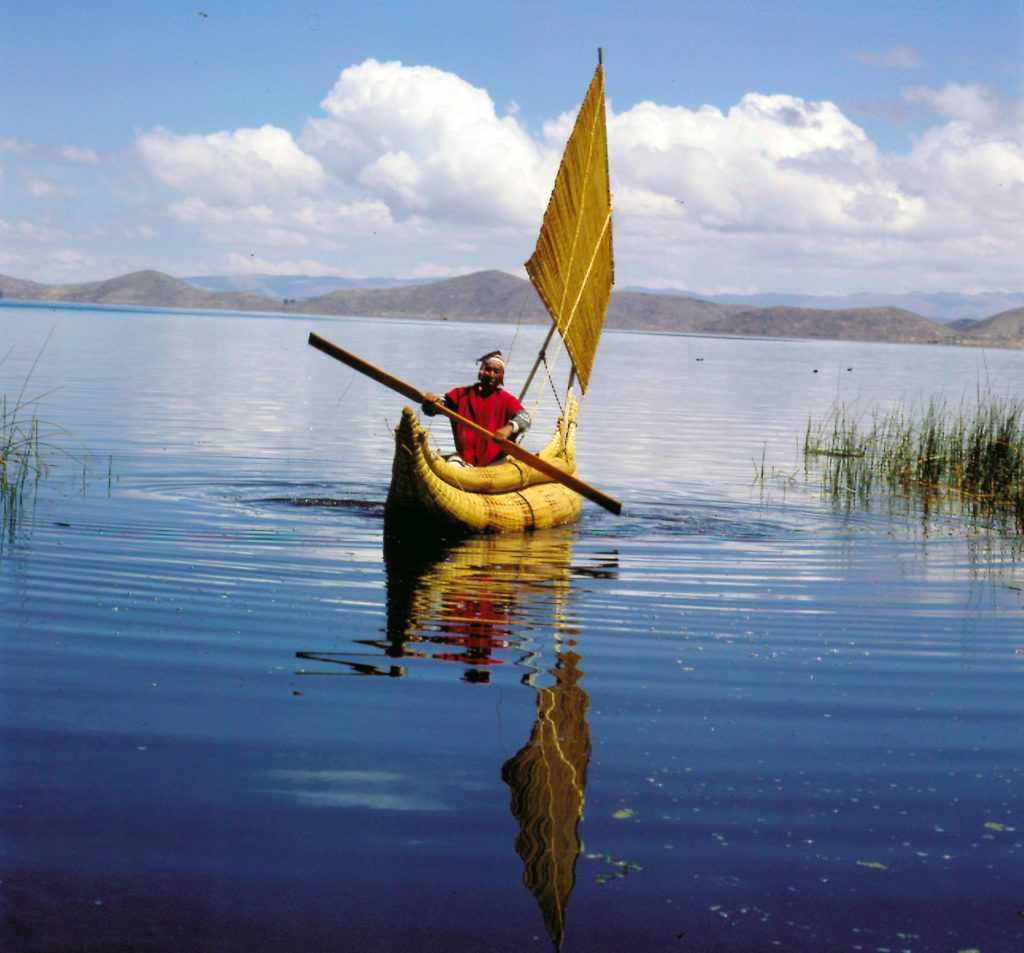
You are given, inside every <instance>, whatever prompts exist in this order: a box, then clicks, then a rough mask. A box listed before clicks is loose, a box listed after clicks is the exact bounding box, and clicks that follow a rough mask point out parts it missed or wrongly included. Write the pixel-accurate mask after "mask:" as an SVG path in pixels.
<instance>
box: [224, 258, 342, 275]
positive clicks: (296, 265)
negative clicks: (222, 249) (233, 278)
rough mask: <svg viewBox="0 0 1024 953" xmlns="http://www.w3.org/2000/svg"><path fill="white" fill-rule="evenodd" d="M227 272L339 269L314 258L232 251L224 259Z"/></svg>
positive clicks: (331, 272) (308, 272)
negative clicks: (247, 253)
mask: <svg viewBox="0 0 1024 953" xmlns="http://www.w3.org/2000/svg"><path fill="white" fill-rule="evenodd" d="M222 266H223V268H224V272H225V274H231V275H246V274H252V275H311V276H313V277H320V276H324V275H336V274H337V273H338V272H337V269H336V268H331V267H329V266H328V265H325V264H324V263H323V262H320V261H317V260H315V259H313V258H298V259H294V258H293V259H269V258H261V257H259V256H257V255H255V254H250V255H242V254H239V253H238V252H230V253H229V254H227V255H225V256H224V258H223V259H222Z"/></svg>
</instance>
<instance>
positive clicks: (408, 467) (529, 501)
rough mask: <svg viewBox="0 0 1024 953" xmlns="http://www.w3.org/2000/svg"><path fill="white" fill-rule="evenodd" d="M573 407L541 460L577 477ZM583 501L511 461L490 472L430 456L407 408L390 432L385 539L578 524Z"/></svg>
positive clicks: (424, 435) (571, 404)
mask: <svg viewBox="0 0 1024 953" xmlns="http://www.w3.org/2000/svg"><path fill="white" fill-rule="evenodd" d="M576 410H577V408H576V401H575V400H571V399H570V402H569V404H568V406H567V408H566V413H565V415H563V417H562V418H560V419H559V422H558V426H557V427H556V428H555V434H554V436H553V437H552V439H551V442H550V443H549V444H548V446H547V447H546V448H545V449H544V450H542V451H541V452H540V454H539V456H540V457H542V458H543V459H544V460H545V461H546V462H548V463H550V464H552V465H554V466H556V467H558V468H559V469H561V470H564V471H565V472H566V473H570V474H573V475H575V472H576V459H575V436H576ZM582 508H583V498H582V497H581V496H580V495H579V494H578V493H576V492H574V491H573V490H570V489H569V488H568V487H565V486H563V485H562V484H561V483H555V482H552V481H551V479H550V477H548V476H546V475H544V474H541V473H539V472H538V471H536V470H533V469H532V468H530V467H528V466H526V465H525V464H523V463H520V462H518V461H515V460H512V461H509V462H506V463H502V464H499V465H498V466H492V467H458V466H453V465H452V464H450V463H447V462H446V461H445V460H444V458H443V457H441V456H440V455H438V454H436V453H434V451H433V450H431V448H430V446H429V444H428V440H427V432H426V431H425V430H424V429H423V427H422V425H421V424H420V422H419V420H418V418H417V416H416V412H415V411H414V410H413V409H412V408H411V407H406V408H405V409H404V410H403V411H402V419H401V422H400V423H399V424H398V427H397V428H396V429H395V459H394V463H393V465H392V470H391V489H390V490H389V492H388V499H387V503H386V505H385V510H384V523H385V531H386V532H387V533H388V534H390V535H408V534H415V533H420V532H424V533H440V534H442V535H446V536H457V535H468V534H472V533H503V532H523V531H526V530H534V529H546V528H548V527H551V526H561V525H563V524H565V523H572V522H575V521H576V520H577V519H579V516H580V511H581V510H582Z"/></svg>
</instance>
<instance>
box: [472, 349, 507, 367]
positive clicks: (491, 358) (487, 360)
mask: <svg viewBox="0 0 1024 953" xmlns="http://www.w3.org/2000/svg"><path fill="white" fill-rule="evenodd" d="M477 361H478V362H479V363H481V364H499V365H500V366H501V367H502V368H504V367H505V358H503V357H502V356H501V351H491V352H490V353H489V354H485V355H484V356H483V357H478V358H477Z"/></svg>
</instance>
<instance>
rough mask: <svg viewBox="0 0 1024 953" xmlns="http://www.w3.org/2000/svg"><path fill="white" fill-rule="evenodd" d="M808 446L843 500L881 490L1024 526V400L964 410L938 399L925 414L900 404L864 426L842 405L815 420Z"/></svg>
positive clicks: (985, 397)
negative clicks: (946, 502)
mask: <svg viewBox="0 0 1024 953" xmlns="http://www.w3.org/2000/svg"><path fill="white" fill-rule="evenodd" d="M803 450H804V460H805V465H806V466H807V467H808V468H810V467H811V465H812V463H813V464H816V465H817V468H818V469H819V470H820V472H821V475H822V478H823V482H824V486H825V489H826V490H827V491H828V492H829V493H831V494H832V495H833V496H834V497H836V498H837V499H841V500H844V501H847V502H852V501H854V500H862V501H866V500H867V498H868V497H870V496H871V494H872V493H873V492H875V491H876V490H877V489H879V488H881V489H883V490H888V491H890V492H900V493H913V494H916V495H917V496H919V497H920V498H921V499H922V500H923V502H924V503H925V504H926V505H927V504H931V503H934V502H936V501H937V500H939V499H940V498H941V499H942V500H954V501H957V502H959V503H960V504H961V505H962V506H963V507H964V508H965V509H966V510H967V511H968V512H970V513H971V514H972V515H974V516H977V517H981V518H984V519H986V520H989V521H995V522H998V523H999V524H1000V525H1006V524H1007V522H1009V523H1010V524H1011V525H1013V526H1015V528H1016V530H1017V531H1018V532H1020V531H1024V400H1017V399H1010V398H1000V397H995V396H993V395H991V394H979V395H978V401H977V403H976V404H975V405H973V406H971V407H969V408H968V407H963V406H961V407H960V408H958V409H956V410H950V409H949V408H948V407H947V406H946V405H945V404H944V403H942V402H940V401H936V400H932V401H931V402H929V404H928V406H927V408H926V409H925V410H924V412H923V413H919V414H914V413H912V412H909V411H907V410H906V409H904V408H898V409H896V410H894V411H891V412H889V413H887V414H884V415H880V414H878V413H875V414H874V415H872V417H871V420H870V422H868V423H866V424H864V425H861V424H859V423H858V422H857V421H856V420H855V419H854V418H853V417H852V416H851V414H850V413H849V412H848V411H847V410H846V408H845V407H842V406H839V405H837V406H836V407H834V408H833V409H832V411H831V412H830V414H829V416H828V417H826V418H825V419H824V420H823V421H821V422H820V423H818V424H814V423H813V422H810V421H809V422H808V425H807V433H806V435H805V437H804V447H803Z"/></svg>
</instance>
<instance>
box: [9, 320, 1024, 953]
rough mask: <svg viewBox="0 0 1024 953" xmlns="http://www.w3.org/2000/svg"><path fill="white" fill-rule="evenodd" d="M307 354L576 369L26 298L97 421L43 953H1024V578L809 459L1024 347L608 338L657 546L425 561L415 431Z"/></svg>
mask: <svg viewBox="0 0 1024 953" xmlns="http://www.w3.org/2000/svg"><path fill="white" fill-rule="evenodd" d="M311 330H313V331H316V332H317V333H319V334H322V335H323V336H324V337H327V338H328V339H330V340H333V341H335V342H336V343H338V344H340V345H341V346H343V347H346V348H348V349H350V350H352V351H354V352H356V353H357V354H360V355H361V356H363V357H365V358H366V359H367V360H369V361H371V362H373V363H375V364H378V365H379V366H383V367H385V368H387V369H388V370H390V371H392V372H393V373H395V374H397V375H398V376H400V377H403V378H404V379H406V380H408V381H410V382H411V383H413V384H415V385H416V386H418V387H421V388H423V389H434V390H440V389H441V388H443V387H445V386H448V385H453V384H455V383H464V382H468V381H470V380H472V379H473V377H474V374H475V368H474V364H473V359H474V358H475V356H476V355H477V354H480V353H482V352H484V351H485V350H489V349H491V348H492V347H501V348H503V349H504V350H505V351H506V353H508V351H509V350H510V349H511V350H512V365H511V367H510V370H509V380H510V383H512V384H513V385H518V383H519V382H520V381H521V379H522V377H523V375H524V370H525V365H527V364H528V362H529V358H530V356H531V355H532V353H533V351H534V350H535V349H536V347H537V345H538V344H539V334H540V332H539V331H538V330H537V329H535V328H531V329H522V330H520V331H519V332H518V333H517V331H516V329H515V328H514V327H512V326H499V327H481V326H471V325H460V324H451V323H417V322H407V321H383V320H377V321H370V320H360V319H326V318H309V317H303V318H299V319H294V318H284V317H278V316H257V315H244V314H198V315H190V314H180V313H154V312H145V311H110V310H99V309H88V308H61V309H55V308H47V307H25V306H15V305H10V304H8V305H5V306H3V307H0V340H2V348H0V355H3V354H6V358H5V359H4V360H3V363H2V364H0V393H4V394H6V395H7V396H8V405H9V406H10V404H11V402H12V401H13V399H14V398H15V397H16V395H17V394H18V392H19V391H21V389H22V387H23V385H24V386H25V391H24V393H25V396H26V397H27V398H38V400H37V402H36V403H34V404H33V405H32V411H33V412H34V413H35V414H36V415H37V416H38V418H39V419H40V421H42V422H43V429H44V431H46V430H47V429H48V425H50V424H52V425H56V426H57V427H59V428H62V431H61V432H54V434H53V436H52V438H51V442H52V443H53V444H54V445H55V447H56V449H54V450H51V451H49V452H48V454H47V459H48V461H49V463H50V469H49V472H48V474H47V476H46V477H45V478H44V479H43V480H41V482H40V483H39V487H38V492H37V493H36V495H35V496H34V498H30V499H29V500H27V501H26V504H25V508H24V511H23V513H22V515H21V520H20V522H19V524H18V525H17V526H16V527H15V528H14V530H13V533H12V534H11V535H10V536H5V538H4V542H3V548H2V551H0V817H2V825H3V826H2V839H0V881H2V883H0V898H2V904H3V907H2V909H3V934H2V936H0V946H2V948H3V949H5V950H17V951H28V950H38V951H67V950H88V951H93V950H95V951H104V953H106V951H117V950H125V951H129V950H130V951H133V953H140V951H170V950H174V951H180V950H197V951H213V950H216V951H254V950H266V951H295V950H309V951H312V950H332V951H335V950H338V951H350V950H351V951H378V950H380V951H392V950H395V951H399V950H400V951H453V950H458V951H473V953H479V951H496V953H497V951H523V950H540V951H545V950H548V951H550V950H551V949H552V948H553V946H554V945H555V944H556V943H557V942H558V941H559V940H561V943H562V949H563V950H565V951H624V950H658V951H660V950H666V951H668V950H671V951H680V953H693V951H700V953H708V951H712V953H718V951H723V953H724V951H730V953H732V951H737V953H747V951H756V953H760V951H768V950H776V949H778V950H785V951H796V953H805V951H806V953H818V951H826V950H827V951H846V950H850V951H855V950H866V951H913V953H926V951H935V953H948V951H964V950H977V951H981V953H1011V951H1019V950H1021V949H1022V947H1024V913H1022V911H1024V846H1022V845H1024V816H1022V812H1021V808H1022V805H1021V793H1020V792H1021V790H1022V785H1024V776H1022V775H1024V690H1022V688H1024V626H1022V622H1024V571H1022V569H1021V567H1020V565H1019V563H1018V562H1017V561H1016V560H1015V556H1014V552H1015V545H1017V546H1019V541H1017V542H1016V544H1015V543H1014V541H1013V540H1001V539H999V538H992V537H991V536H988V535H986V534H985V533H984V532H983V531H980V530H978V529H976V528H972V527H971V526H969V525H968V524H967V523H966V521H965V520H963V519H958V518H956V517H954V516H950V517H945V518H940V519H937V520H935V521H933V522H932V523H930V524H928V525H925V524H923V523H922V522H921V521H920V520H919V519H917V518H916V517H915V516H913V515H912V514H907V513H901V512H899V511H895V512H894V511H892V510H891V509H890V508H889V507H886V506H884V505H882V506H878V507H876V508H875V509H874V510H872V511H863V510H852V511H845V512H844V511H841V510H837V509H835V508H834V507H833V506H832V505H831V504H830V503H829V502H828V501H827V500H825V499H823V498H822V497H821V495H820V493H819V492H818V490H817V489H816V487H815V486H814V485H813V484H812V483H808V482H806V481H805V480H804V478H803V474H802V472H801V463H800V454H799V450H798V447H799V442H800V439H801V438H802V435H803V432H804V430H805V428H806V425H807V420H808V417H809V416H814V417H815V418H820V417H823V416H825V415H826V414H827V412H828V411H829V409H830V408H831V407H832V405H833V403H834V402H835V401H836V400H837V399H838V400H842V401H844V402H845V403H846V404H847V405H848V406H851V407H855V408H862V409H863V410H864V412H865V413H868V412H870V410H872V409H874V408H883V409H884V408H885V407H888V406H891V405H892V403H893V402H894V401H897V402H898V401H903V402H904V403H914V402H916V401H922V400H927V399H928V398H929V397H930V396H932V395H934V394H938V393H942V394H944V395H946V397H947V398H948V399H949V400H950V401H951V402H952V403H953V404H957V403H959V402H960V401H961V399H963V400H967V401H969V400H971V399H972V397H973V395H974V394H975V393H976V392H977V390H978V388H979V386H981V387H982V388H988V389H991V390H993V391H995V392H998V393H1008V394H1015V395H1016V396H1024V352H1009V351H985V352H982V351H979V350H970V349H956V348H942V347H923V346H922V347H913V346H896V345H894V346H886V345H870V344H853V343H838V342H800V341H753V340H740V339H714V338H701V337H686V336H678V337H677V336H666V335H648V334H625V333H608V334H606V335H605V338H604V341H603V343H602V346H601V351H600V353H599V354H598V360H597V365H596V368H595V373H594V376H593V378H592V380H591V389H590V392H589V393H588V395H587V398H586V401H585V403H584V407H583V412H582V415H581V422H580V431H579V441H578V449H579V455H580V466H581V469H580V472H581V476H583V478H584V479H586V480H587V481H588V482H591V483H592V484H594V485H596V486H598V487H599V488H600V489H602V490H604V491H605V492H607V493H610V494H611V495H613V496H615V497H617V498H619V499H621V500H622V501H623V504H624V514H623V516H621V517H619V518H616V517H614V516H612V515H610V514H608V513H606V512H605V511H603V510H601V509H598V508H596V507H594V506H592V505H590V504H587V505H586V507H585V510H584V515H583V519H582V520H581V521H580V523H578V524H577V525H575V526H572V527H568V528H564V529H559V530H553V531H547V532H543V533H537V534H535V535H532V536H522V535H520V536H507V537H490V538H483V539H476V540H470V541H467V542H465V543H462V544H460V545H456V546H454V547H451V548H449V549H444V550H436V549H430V548H429V547H424V548H423V549H422V550H417V549H415V548H412V547H406V548H405V549H403V550H401V551H398V552H393V551H391V550H390V549H389V550H388V551H387V552H385V548H384V545H383V534H382V529H383V509H382V504H383V500H384V498H385V495H386V492H387V485H388V481H389V477H390V460H391V449H392V447H391V438H390V428H391V427H392V426H393V425H394V424H395V423H396V422H397V419H398V416H399V413H400V410H401V407H402V404H403V401H402V398H400V397H399V396H397V395H395V394H393V393H392V392H390V391H387V390H385V389H384V388H382V387H381V386H379V385H377V384H375V383H373V382H371V381H368V380H365V379H363V378H361V377H359V376H358V375H356V374H354V372H352V371H350V370H349V369H347V368H345V367H343V366H342V365H340V364H337V363H336V362H333V361H331V360H329V359H328V358H327V357H325V356H324V355H323V354H320V353H319V352H317V351H314V350H313V349H312V348H310V347H308V346H307V344H306V338H307V336H308V333H309V331H311ZM26 381H27V384H26ZM552 421H553V412H552V411H551V410H540V411H539V412H538V420H537V423H536V424H535V429H534V431H533V432H532V433H531V434H529V435H528V437H527V441H526V445H527V446H528V447H531V448H533V449H536V448H538V447H540V446H542V445H543V443H544V442H546V439H547V437H548V436H549V433H550V426H551V422H552ZM445 431H446V424H445V423H444V422H443V421H440V422H437V423H435V424H434V430H433V432H434V434H435V435H436V437H437V438H438V440H439V441H440V442H441V443H445V442H446V433H445ZM61 451H64V452H61ZM762 465H764V466H765V468H766V472H767V473H768V474H770V476H769V478H768V479H766V480H764V481H760V480H755V476H756V473H757V470H758V469H759V468H760V467H761V466H762Z"/></svg>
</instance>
